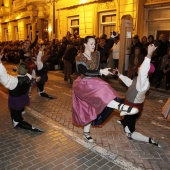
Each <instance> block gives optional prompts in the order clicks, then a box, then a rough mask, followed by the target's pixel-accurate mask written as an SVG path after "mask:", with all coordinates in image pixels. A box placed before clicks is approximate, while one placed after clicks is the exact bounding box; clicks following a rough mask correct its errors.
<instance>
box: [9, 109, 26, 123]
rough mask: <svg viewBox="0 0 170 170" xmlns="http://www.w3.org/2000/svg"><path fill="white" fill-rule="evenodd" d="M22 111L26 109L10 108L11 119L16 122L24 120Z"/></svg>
mask: <svg viewBox="0 0 170 170" xmlns="http://www.w3.org/2000/svg"><path fill="white" fill-rule="evenodd" d="M22 111H24V108H23V109H21V110H14V109H11V108H10V112H11V119H12V120H14V121H15V122H22V121H23V117H22Z"/></svg>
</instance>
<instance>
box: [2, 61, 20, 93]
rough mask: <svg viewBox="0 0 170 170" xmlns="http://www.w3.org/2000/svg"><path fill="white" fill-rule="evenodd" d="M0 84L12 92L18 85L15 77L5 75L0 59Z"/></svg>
mask: <svg viewBox="0 0 170 170" xmlns="http://www.w3.org/2000/svg"><path fill="white" fill-rule="evenodd" d="M0 83H2V85H3V86H4V87H6V88H8V89H10V90H13V89H14V88H15V87H16V86H17V84H18V79H17V78H16V77H15V76H11V75H9V74H7V71H6V69H5V67H4V65H3V64H2V62H1V58H0Z"/></svg>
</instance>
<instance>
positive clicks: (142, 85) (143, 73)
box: [136, 44, 156, 91]
mask: <svg viewBox="0 0 170 170" xmlns="http://www.w3.org/2000/svg"><path fill="white" fill-rule="evenodd" d="M155 49H156V47H155V46H154V45H153V44H151V45H149V46H148V54H147V56H146V57H145V59H144V61H143V63H142V64H141V66H140V67H139V70H138V77H137V84H136V88H137V90H138V91H145V90H147V88H148V86H149V78H148V72H149V69H150V61H151V57H152V54H153V52H154V51H155Z"/></svg>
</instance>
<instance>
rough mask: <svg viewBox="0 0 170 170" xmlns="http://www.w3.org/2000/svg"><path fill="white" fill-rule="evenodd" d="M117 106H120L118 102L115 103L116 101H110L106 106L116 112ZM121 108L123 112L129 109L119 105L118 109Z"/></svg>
mask: <svg viewBox="0 0 170 170" xmlns="http://www.w3.org/2000/svg"><path fill="white" fill-rule="evenodd" d="M119 104H120V103H119V102H117V101H115V100H112V101H111V102H110V103H109V104H108V105H107V107H111V108H113V109H117V110H118V105H119ZM122 107H123V108H124V109H125V110H127V109H128V108H129V106H127V105H124V104H121V105H120V109H121V108H122Z"/></svg>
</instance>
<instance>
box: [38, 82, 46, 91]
mask: <svg viewBox="0 0 170 170" xmlns="http://www.w3.org/2000/svg"><path fill="white" fill-rule="evenodd" d="M44 85H45V82H44V83H42V82H41V83H40V82H38V83H37V87H38V90H39V92H43V91H44Z"/></svg>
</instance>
